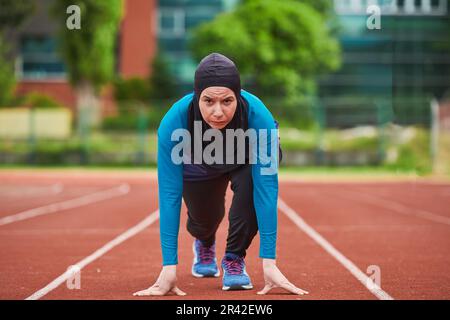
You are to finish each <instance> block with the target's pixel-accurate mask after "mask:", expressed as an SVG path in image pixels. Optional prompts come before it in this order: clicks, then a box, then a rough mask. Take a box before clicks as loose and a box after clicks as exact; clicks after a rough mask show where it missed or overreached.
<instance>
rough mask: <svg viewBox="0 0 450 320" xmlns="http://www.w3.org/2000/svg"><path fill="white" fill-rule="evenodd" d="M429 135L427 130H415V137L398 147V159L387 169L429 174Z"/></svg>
mask: <svg viewBox="0 0 450 320" xmlns="http://www.w3.org/2000/svg"><path fill="white" fill-rule="evenodd" d="M429 145H430V134H429V132H428V131H427V130H425V129H421V128H416V136H415V137H414V139H412V140H411V141H409V142H408V143H405V144H402V145H400V146H399V147H398V158H397V160H396V161H395V163H392V164H388V165H387V167H389V168H393V169H397V170H402V171H413V172H416V173H417V174H419V175H424V174H428V173H430V172H431V159H430V152H429Z"/></svg>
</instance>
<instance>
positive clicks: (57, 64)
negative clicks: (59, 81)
mask: <svg viewBox="0 0 450 320" xmlns="http://www.w3.org/2000/svg"><path fill="white" fill-rule="evenodd" d="M16 65H17V69H16V70H17V73H18V77H19V78H25V79H48V78H64V77H65V69H64V64H63V62H62V60H61V58H60V57H59V55H58V50H57V46H56V40H55V39H54V38H52V37H49V36H24V37H23V38H22V39H21V46H20V55H19V57H18V61H17V64H16Z"/></svg>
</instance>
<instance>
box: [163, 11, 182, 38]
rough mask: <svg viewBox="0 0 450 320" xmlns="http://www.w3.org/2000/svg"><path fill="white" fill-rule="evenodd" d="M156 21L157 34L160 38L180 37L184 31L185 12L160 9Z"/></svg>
mask: <svg viewBox="0 0 450 320" xmlns="http://www.w3.org/2000/svg"><path fill="white" fill-rule="evenodd" d="M158 15H159V19H158V22H159V23H158V33H159V36H162V37H180V36H183V35H184V34H185V32H186V30H185V12H184V10H183V9H181V8H173V9H172V8H161V9H160V11H159V13H158Z"/></svg>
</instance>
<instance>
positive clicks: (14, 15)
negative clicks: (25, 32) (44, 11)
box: [0, 0, 35, 31]
mask: <svg viewBox="0 0 450 320" xmlns="http://www.w3.org/2000/svg"><path fill="white" fill-rule="evenodd" d="M0 9H1V10H0V30H1V31H3V30H5V29H7V28H15V27H18V26H20V25H21V24H22V23H23V21H25V19H26V18H27V17H29V16H30V15H31V13H33V11H34V9H35V3H34V1H30V0H0Z"/></svg>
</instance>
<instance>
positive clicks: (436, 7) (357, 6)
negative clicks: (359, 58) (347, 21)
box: [334, 0, 448, 16]
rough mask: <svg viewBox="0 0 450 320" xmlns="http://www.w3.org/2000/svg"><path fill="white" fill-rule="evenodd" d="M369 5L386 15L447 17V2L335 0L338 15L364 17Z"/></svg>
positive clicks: (435, 0) (422, 0)
mask: <svg viewBox="0 0 450 320" xmlns="http://www.w3.org/2000/svg"><path fill="white" fill-rule="evenodd" d="M369 5H378V6H380V8H381V12H382V14H385V15H439V16H442V15H446V14H447V10H448V8H447V0H334V8H335V11H336V12H337V13H338V14H354V15H364V14H366V9H367V7H368V6H369Z"/></svg>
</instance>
